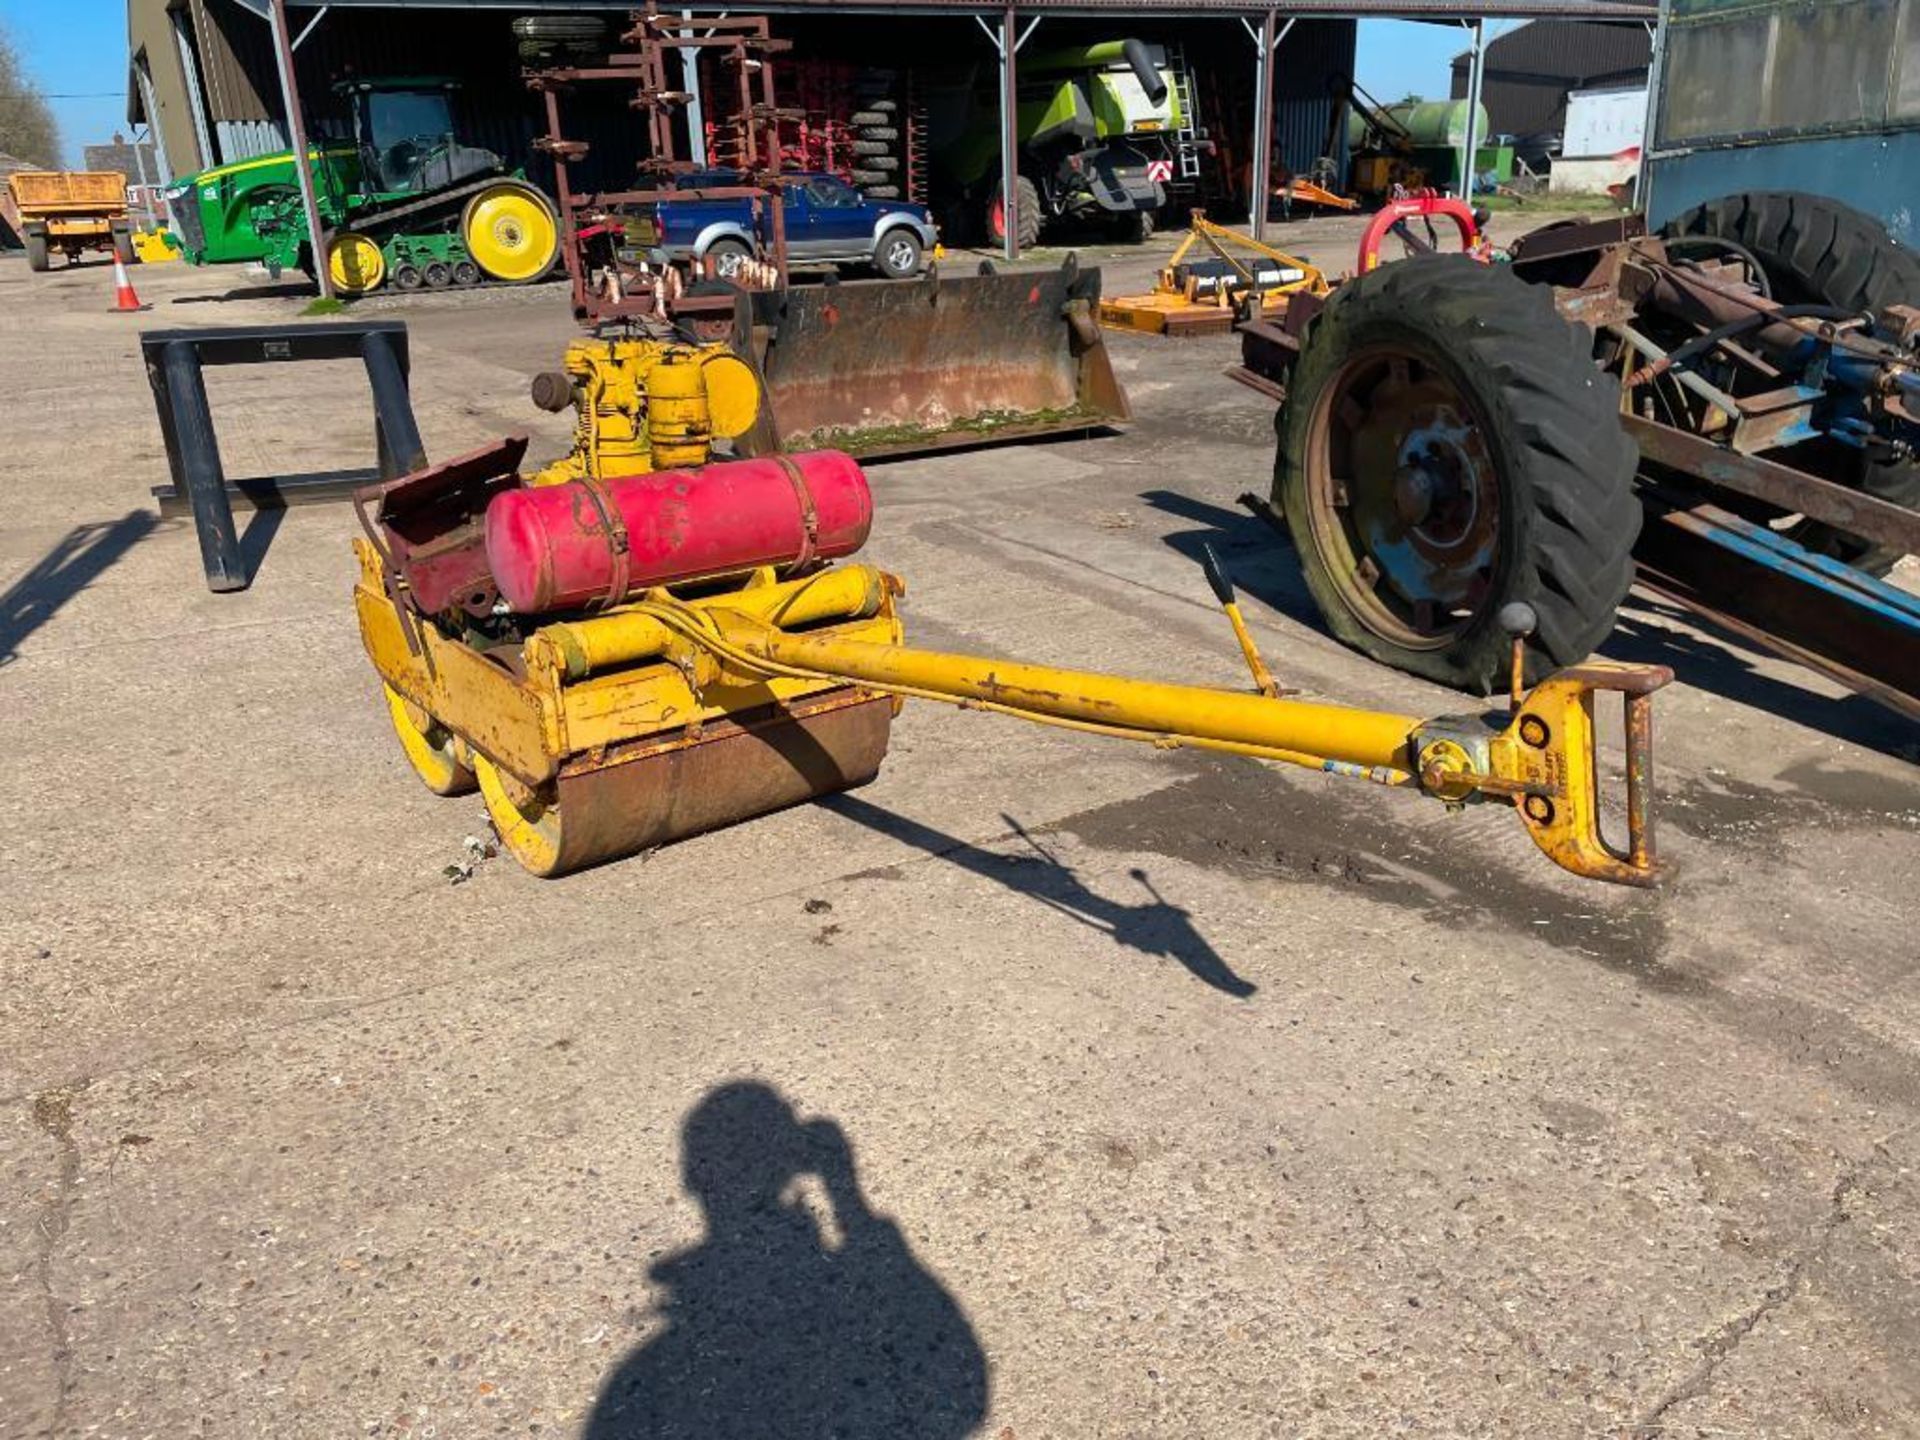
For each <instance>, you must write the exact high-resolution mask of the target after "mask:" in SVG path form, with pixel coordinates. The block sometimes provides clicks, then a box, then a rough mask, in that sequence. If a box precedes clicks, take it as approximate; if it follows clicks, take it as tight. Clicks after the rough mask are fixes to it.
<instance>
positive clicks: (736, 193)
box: [526, 0, 793, 325]
mask: <svg viewBox="0 0 1920 1440" xmlns="http://www.w3.org/2000/svg"><path fill="white" fill-rule="evenodd" d="M687 23H688V22H687V21H686V20H685V19H683V18H680V17H675V16H664V15H662V14H660V12H659V9H658V7H657V6H656V5H655V4H654V3H653V0H648V5H647V8H646V9H645V10H644V11H641V12H639V13H637V14H636V15H635V16H634V25H633V28H632V29H631V30H629V31H627V32H626V33H625V34H624V35H623V36H622V37H621V39H622V40H623V41H624V42H625V43H627V44H628V45H630V46H632V47H633V48H632V49H631V50H626V51H617V52H615V53H613V54H611V55H609V56H608V57H607V61H606V63H605V64H604V65H594V66H556V67H550V68H547V69H542V70H533V71H529V72H528V73H527V76H526V83H527V87H528V88H529V89H530V90H533V91H535V92H536V93H538V94H539V95H540V96H541V99H542V102H543V105H544V107H545V114H546V120H547V129H546V133H545V134H544V135H542V136H540V137H539V138H538V139H536V140H535V141H534V147H535V148H536V149H538V150H541V151H543V152H545V153H546V154H547V155H548V156H550V157H551V158H552V160H553V173H554V189H555V191H556V194H557V196H558V199H559V202H560V207H559V208H560V252H561V256H562V258H563V259H564V261H565V263H566V267H567V277H568V280H569V281H570V283H571V287H572V291H573V313H574V318H575V319H576V320H579V321H580V322H581V323H583V324H587V325H597V324H600V323H602V322H606V321H623V320H635V319H640V318H643V317H649V316H652V315H654V314H655V312H656V311H657V310H658V309H659V308H660V304H661V301H660V296H659V295H658V294H657V293H656V292H654V291H653V290H651V289H649V288H648V287H646V286H644V285H639V284H634V283H632V280H633V277H631V276H629V277H627V281H628V283H626V284H625V285H623V286H620V287H618V288H610V287H608V286H607V285H605V284H602V283H596V281H595V277H594V276H593V275H591V274H589V273H588V266H587V262H586V257H585V255H584V254H583V253H582V250H581V235H580V232H581V231H582V230H583V229H584V228H586V226H587V225H588V224H595V223H603V222H605V221H607V220H609V219H612V218H615V217H617V216H618V214H619V213H620V212H621V211H623V210H625V209H628V208H630V207H633V206H637V205H647V204H651V203H654V202H656V201H661V200H669V199H678V200H688V199H707V200H734V199H743V200H746V201H748V202H749V204H750V205H751V207H752V211H753V219H754V222H755V227H756V229H758V230H760V231H761V232H762V233H763V234H764V235H765V236H766V244H767V251H768V253H769V254H770V255H771V256H772V259H773V267H774V272H775V275H776V277H777V279H778V283H780V284H781V285H784V284H785V283H786V278H787V230H786V207H785V205H784V203H783V202H782V200H781V197H780V176H779V167H780V131H779V124H780V116H781V111H780V110H779V108H778V105H777V103H776V100H775V95H774V83H773V66H772V65H771V64H770V63H769V62H770V60H771V59H772V57H773V56H774V55H776V54H778V53H780V52H782V51H785V50H788V49H790V48H791V47H792V44H793V42H792V41H790V40H777V39H775V38H774V37H773V34H772V32H771V31H770V30H769V28H768V21H767V17H766V16H764V15H743V16H731V17H729V16H726V15H718V16H707V17H703V18H702V19H701V21H700V28H701V30H702V31H703V32H704V33H700V34H696V33H692V32H691V31H690V30H687V29H686V27H687ZM669 49H673V50H677V51H686V50H696V51H712V52H713V53H715V54H717V55H718V57H719V59H720V61H721V63H722V64H723V65H725V66H726V67H727V68H728V70H729V71H730V72H731V74H732V76H733V78H734V83H735V84H736V86H737V88H738V104H739V107H740V113H741V114H742V115H743V116H744V117H746V121H747V123H746V127H745V133H744V137H743V138H744V144H745V161H746V167H745V173H744V174H743V176H742V183H741V184H738V185H727V186H708V187H704V188H702V189H700V190H676V189H673V188H671V186H672V183H673V179H674V177H676V176H680V175H686V174H690V173H692V172H693V171H695V170H696V169H697V168H698V167H696V166H695V165H694V164H693V163H692V162H691V161H688V160H681V159H679V158H678V155H677V152H676V148H675V140H674V112H675V111H676V110H678V109H680V108H681V107H683V106H684V105H685V103H686V100H687V95H686V93H685V92H683V91H680V90H676V89H674V88H673V87H672V86H671V85H670V84H669V83H668V80H667V51H668V50H669ZM607 81H612V82H617V83H622V84H626V85H630V86H632V87H633V88H634V91H635V95H634V98H633V100H632V101H631V102H629V103H630V104H631V105H632V106H633V108H634V109H636V110H640V111H643V112H645V114H646V116H647V137H648V145H649V155H648V158H647V159H646V160H645V161H643V162H642V164H641V167H640V168H641V172H642V174H643V175H646V176H649V177H651V178H652V179H653V180H654V182H655V183H654V184H652V185H643V186H639V187H636V188H634V189H630V190H610V191H580V190H576V189H575V188H574V186H573V178H572V173H571V169H570V167H571V166H573V165H575V164H578V163H579V162H580V161H582V160H584V159H585V158H586V156H587V148H588V147H587V144H586V142H585V141H582V140H571V139H568V138H567V136H566V131H565V126H564V124H563V122H562V119H561V107H560V97H561V96H562V95H564V94H566V93H568V92H569V91H571V90H572V89H574V88H575V87H576V86H578V85H581V84H589V83H595V82H607ZM673 309H674V313H675V314H676V315H683V316H694V315H699V314H703V313H704V314H710V315H713V316H715V317H721V318H723V317H724V315H725V314H726V313H727V312H728V311H729V310H730V306H729V304H728V302H727V301H726V300H725V298H724V297H721V298H719V299H712V300H709V299H702V298H700V297H687V298H683V299H680V300H678V301H676V302H675V304H674V306H673Z"/></svg>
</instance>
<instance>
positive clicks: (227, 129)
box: [213, 120, 289, 164]
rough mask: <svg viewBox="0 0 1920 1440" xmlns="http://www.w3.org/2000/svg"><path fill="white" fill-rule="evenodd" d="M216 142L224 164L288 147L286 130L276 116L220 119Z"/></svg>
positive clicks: (215, 133) (215, 123)
mask: <svg viewBox="0 0 1920 1440" xmlns="http://www.w3.org/2000/svg"><path fill="white" fill-rule="evenodd" d="M213 129H214V144H215V145H217V146H219V148H220V159H221V162H222V163H223V164H226V163H231V162H233V161H235V160H246V159H249V158H250V157H252V156H255V155H271V154H273V153H274V152H275V151H276V150H285V149H287V148H288V143H289V142H288V140H287V137H286V132H285V131H283V130H282V129H281V128H280V125H279V123H278V122H277V121H273V120H216V121H214V123H213Z"/></svg>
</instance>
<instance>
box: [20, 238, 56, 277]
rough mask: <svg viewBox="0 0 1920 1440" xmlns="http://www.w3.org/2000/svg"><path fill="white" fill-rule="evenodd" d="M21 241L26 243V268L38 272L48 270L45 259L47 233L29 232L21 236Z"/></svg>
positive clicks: (47, 262)
mask: <svg viewBox="0 0 1920 1440" xmlns="http://www.w3.org/2000/svg"><path fill="white" fill-rule="evenodd" d="M21 239H23V240H25V241H26V242H27V268H28V269H29V270H39V271H45V270H46V269H48V268H49V264H50V262H49V261H48V259H47V232H46V231H44V230H29V231H27V233H26V234H25V235H23V236H21Z"/></svg>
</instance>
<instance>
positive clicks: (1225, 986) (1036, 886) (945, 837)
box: [816, 794, 1259, 1000]
mask: <svg viewBox="0 0 1920 1440" xmlns="http://www.w3.org/2000/svg"><path fill="white" fill-rule="evenodd" d="M816 803H817V804H819V805H821V806H824V807H825V808H826V809H828V810H831V811H833V812H834V814H836V815H842V816H844V817H846V818H847V819H849V820H852V821H854V822H855V823H856V824H860V825H864V826H866V827H867V828H868V829H869V830H872V831H875V832H877V833H878V834H881V835H885V836H887V837H888V838H889V839H892V840H898V841H900V842H901V843H903V844H906V845H911V846H913V847H914V848H915V849H916V850H921V851H924V852H925V853H926V854H928V855H932V856H935V857H936V858H938V859H941V860H945V861H947V862H948V863H949V864H952V865H958V866H959V867H960V868H961V869H962V870H966V871H969V872H971V873H972V874H975V875H978V876H981V877H982V878H983V879H987V880H991V881H993V882H994V884H996V885H1003V886H1005V887H1006V888H1007V889H1009V890H1012V891H1015V892H1016V893H1018V894H1021V895H1026V896H1029V897H1030V898H1032V899H1034V900H1037V901H1039V902H1040V903H1041V904H1042V905H1045V906H1047V907H1048V908H1049V909H1051V910H1054V911H1057V912H1058V913H1059V914H1062V915H1065V916H1067V917H1068V918H1069V919H1071V920H1074V921H1077V922H1078V923H1079V924H1082V925H1085V926H1086V927H1088V928H1089V929H1091V930H1097V931H1099V932H1100V933H1102V934H1104V935H1107V936H1109V937H1110V938H1111V939H1112V940H1113V941H1114V943H1115V944H1118V945H1124V946H1126V947H1127V949H1129V950H1135V951H1138V952H1139V953H1140V954H1142V955H1148V956H1153V957H1156V958H1158V957H1162V956H1164V957H1165V958H1167V959H1169V960H1176V961H1178V962H1179V963H1180V964H1181V965H1182V966H1184V967H1185V968H1186V970H1187V972H1188V973H1189V974H1191V975H1192V976H1193V977H1194V978H1195V979H1196V980H1198V981H1200V982H1201V983H1202V984H1204V985H1207V986H1209V987H1210V988H1212V989H1215V990H1218V991H1219V992H1220V993H1221V994H1223V995H1231V996H1233V997H1234V998H1235V999H1237V1000H1244V999H1246V998H1247V997H1248V996H1250V995H1252V994H1253V993H1254V992H1255V991H1256V990H1257V989H1258V988H1259V987H1258V986H1256V985H1254V984H1253V983H1252V982H1251V981H1249V980H1246V979H1244V978H1242V977H1241V976H1239V975H1237V974H1236V973H1234V970H1233V967H1232V966H1230V965H1228V964H1227V962H1226V960H1225V959H1223V958H1222V957H1221V955H1220V952H1219V951H1217V950H1215V949H1214V948H1213V946H1212V945H1210V944H1208V943H1207V940H1206V938H1205V937H1204V936H1203V935H1201V934H1200V932H1199V931H1198V930H1197V929H1196V928H1195V927H1194V924H1193V916H1192V914H1191V912H1189V911H1186V910H1183V909H1181V908H1180V907H1179V906H1178V905H1175V904H1173V903H1171V902H1170V901H1168V900H1167V899H1166V897H1165V896H1163V895H1161V893H1160V892H1159V891H1158V890H1156V889H1155V888H1154V886H1153V881H1152V880H1151V879H1150V878H1149V877H1148V875H1147V872H1146V871H1145V870H1142V869H1140V868H1138V867H1135V868H1133V869H1131V870H1129V871H1128V872H1127V875H1128V878H1130V879H1131V880H1133V881H1134V882H1135V883H1136V884H1138V885H1139V886H1140V888H1141V889H1142V890H1144V891H1145V892H1146V894H1147V898H1146V899H1145V900H1143V901H1141V902H1140V903H1138V904H1133V905H1129V904H1126V903H1124V902H1122V901H1118V900H1109V899H1108V898H1107V897H1106V896H1104V895H1101V894H1098V893H1096V892H1095V891H1093V890H1091V889H1089V888H1088V887H1087V885H1086V883H1085V882H1084V881H1082V880H1081V879H1080V877H1079V876H1078V875H1077V874H1075V873H1074V870H1073V868H1072V867H1071V866H1069V865H1065V864H1062V863H1061V862H1060V860H1059V859H1058V858H1057V857H1056V856H1055V855H1054V854H1053V853H1052V852H1051V851H1050V850H1048V849H1047V848H1046V847H1045V846H1044V845H1042V844H1041V843H1040V841H1039V840H1038V839H1036V838H1035V837H1034V836H1033V835H1032V833H1031V832H1029V831H1028V830H1027V829H1026V828H1025V827H1024V826H1023V825H1021V824H1020V822H1019V821H1018V820H1015V819H1013V818H1012V817H1011V816H1008V815H1002V816H1001V817H1000V818H1001V819H1002V820H1004V821H1005V822H1006V824H1007V828H1008V831H1009V832H1010V833H1011V834H1014V835H1017V836H1019V837H1020V839H1021V840H1022V841H1024V842H1025V844H1026V845H1027V847H1028V849H1029V850H1030V851H1031V852H1032V853H1031V854H1029V855H1001V854H998V853H996V852H994V851H992V850H982V849H981V848H980V847H979V846H977V845H970V844H968V843H967V842H966V841H965V840H962V839H960V838H959V837H957V836H954V835H949V834H947V833H946V832H945V831H942V830H936V829H934V828H933V827H932V826H931V825H922V824H921V823H920V822H919V821H917V820H909V819H907V818H906V817H905V816H903V815H896V814H894V813H893V812H892V811H890V810H883V809H881V808H880V807H879V806H878V805H874V804H870V803H869V802H867V801H865V800H862V799H860V798H859V797H858V796H857V795H850V794H839V795H825V796H822V797H821V798H820V799H819V800H818V801H817V802H816Z"/></svg>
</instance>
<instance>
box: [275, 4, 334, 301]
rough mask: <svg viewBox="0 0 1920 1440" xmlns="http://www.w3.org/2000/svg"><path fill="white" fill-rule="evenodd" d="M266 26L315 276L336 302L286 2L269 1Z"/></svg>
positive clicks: (322, 289)
mask: <svg viewBox="0 0 1920 1440" xmlns="http://www.w3.org/2000/svg"><path fill="white" fill-rule="evenodd" d="M267 26H268V28H269V29H270V30H272V31H273V58H274V63H275V65H276V66H278V68H279V71H280V103H281V104H282V105H283V106H285V107H286V112H287V138H288V139H289V140H291V141H292V142H293V155H294V161H293V170H294V174H296V175H298V176H299V177H300V199H301V202H302V203H303V205H304V206H305V207H306V212H307V239H308V242H309V243H310V244H311V245H312V246H313V277H314V279H315V280H317V281H318V282H319V284H320V294H321V296H322V297H323V298H324V299H327V300H331V299H333V276H332V274H331V273H330V272H329V271H328V269H327V232H326V227H324V226H323V225H321V223H320V202H319V200H318V198H316V197H315V195H314V193H313V165H312V163H311V161H310V160H309V159H308V156H307V120H306V115H305V113H304V112H303V111H302V110H301V108H300V84H299V82H298V81H297V80H295V79H294V74H293V44H292V42H291V40H290V39H289V38H288V35H287V0H269V4H268V7H267Z"/></svg>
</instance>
